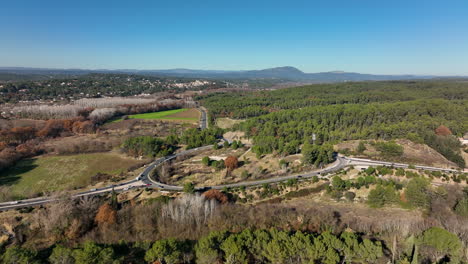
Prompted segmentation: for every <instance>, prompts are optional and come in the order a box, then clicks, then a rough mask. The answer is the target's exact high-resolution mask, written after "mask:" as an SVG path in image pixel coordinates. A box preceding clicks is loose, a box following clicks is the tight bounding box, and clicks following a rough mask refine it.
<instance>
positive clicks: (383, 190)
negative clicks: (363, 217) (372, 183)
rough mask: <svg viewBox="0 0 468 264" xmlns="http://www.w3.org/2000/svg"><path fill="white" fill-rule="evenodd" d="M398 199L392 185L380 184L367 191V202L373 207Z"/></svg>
mask: <svg viewBox="0 0 468 264" xmlns="http://www.w3.org/2000/svg"><path fill="white" fill-rule="evenodd" d="M397 201H398V195H397V193H396V190H395V187H394V186H393V185H388V186H385V187H384V186H382V185H380V184H378V185H377V187H376V188H375V189H373V190H371V191H370V192H369V196H368V197H367V204H369V206H370V207H373V208H380V207H383V206H385V205H388V204H391V203H395V202H397Z"/></svg>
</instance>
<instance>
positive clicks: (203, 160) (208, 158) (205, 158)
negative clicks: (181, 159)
mask: <svg viewBox="0 0 468 264" xmlns="http://www.w3.org/2000/svg"><path fill="white" fill-rule="evenodd" d="M210 162H211V160H210V157H208V156H206V157H203V158H202V164H203V165H205V166H210Z"/></svg>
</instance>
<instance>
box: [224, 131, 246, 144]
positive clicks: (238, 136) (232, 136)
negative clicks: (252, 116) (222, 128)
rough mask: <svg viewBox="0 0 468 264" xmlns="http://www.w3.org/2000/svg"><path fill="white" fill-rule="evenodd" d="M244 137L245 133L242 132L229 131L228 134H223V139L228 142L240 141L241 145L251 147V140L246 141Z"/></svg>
mask: <svg viewBox="0 0 468 264" xmlns="http://www.w3.org/2000/svg"><path fill="white" fill-rule="evenodd" d="M244 136H245V133H244V132H242V131H229V132H226V133H224V135H223V137H224V138H225V139H227V140H229V141H231V142H232V141H233V140H236V141H237V140H240V141H241V142H242V144H247V145H251V144H252V140H251V139H246V138H244Z"/></svg>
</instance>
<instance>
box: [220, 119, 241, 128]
mask: <svg viewBox="0 0 468 264" xmlns="http://www.w3.org/2000/svg"><path fill="white" fill-rule="evenodd" d="M243 121H244V120H242V119H231V118H227V117H225V118H217V119H216V125H217V126H218V127H220V128H223V129H228V128H231V127H233V126H234V125H236V124H239V123H241V122H243Z"/></svg>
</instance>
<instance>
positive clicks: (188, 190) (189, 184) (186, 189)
mask: <svg viewBox="0 0 468 264" xmlns="http://www.w3.org/2000/svg"><path fill="white" fill-rule="evenodd" d="M184 192H185V193H189V194H194V193H195V185H194V184H193V183H192V182H187V183H186V184H184Z"/></svg>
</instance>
